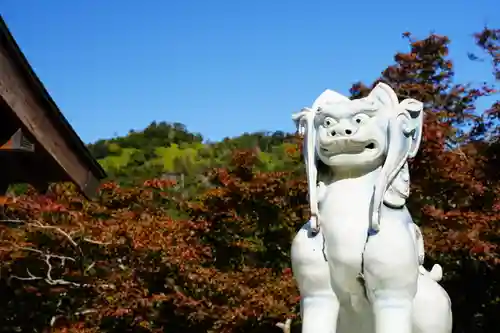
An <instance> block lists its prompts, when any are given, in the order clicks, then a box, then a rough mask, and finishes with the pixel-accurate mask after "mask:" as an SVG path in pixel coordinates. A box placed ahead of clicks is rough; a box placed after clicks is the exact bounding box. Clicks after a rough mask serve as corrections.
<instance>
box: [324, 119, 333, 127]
mask: <svg viewBox="0 0 500 333" xmlns="http://www.w3.org/2000/svg"><path fill="white" fill-rule="evenodd" d="M333 124H335V120H333V118H330V117H326V118H325V120H323V126H325V127H330V126H332V125H333Z"/></svg>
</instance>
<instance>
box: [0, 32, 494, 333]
mask: <svg viewBox="0 0 500 333" xmlns="http://www.w3.org/2000/svg"><path fill="white" fill-rule="evenodd" d="M404 38H406V39H407V40H408V50H407V51H406V52H402V53H397V54H396V55H395V57H394V59H393V63H392V65H391V66H389V67H388V68H386V69H383V68H381V75H380V77H379V78H374V79H375V80H374V82H371V83H366V84H364V83H355V84H353V86H352V89H351V93H352V96H354V97H359V96H364V95H365V94H366V93H367V91H368V90H369V89H370V88H371V87H373V85H374V84H375V83H376V82H379V81H384V82H386V83H388V84H389V85H391V86H392V87H393V88H394V89H395V91H396V92H397V93H398V95H399V97H400V98H405V97H408V96H410V97H412V98H416V99H419V100H421V101H423V102H424V105H425V112H426V118H425V124H424V137H423V140H422V144H421V148H420V152H419V154H418V155H417V156H416V158H415V159H414V160H412V161H411V163H410V168H411V176H412V178H411V179H412V189H411V199H410V202H409V209H410V211H411V213H412V215H413V217H414V219H415V222H416V223H417V224H419V225H420V226H421V228H422V231H423V234H424V237H425V242H426V250H427V254H428V256H427V258H426V265H428V266H429V267H430V266H431V265H432V264H433V263H435V262H439V263H440V264H441V265H442V266H443V268H444V273H445V276H444V279H443V282H442V284H443V286H444V287H445V288H446V290H447V291H448V293H449V294H450V297H451V299H452V305H453V311H454V332H455V333H477V332H487V333H496V332H498V328H499V327H500V317H499V316H498V314H499V313H500V248H499V245H500V173H499V172H498V166H499V165H500V164H499V163H500V161H499V157H500V127H499V124H500V123H499V121H500V102H499V101H498V95H497V93H498V92H497V90H496V88H495V84H497V83H498V80H499V79H500V30H488V29H485V30H483V31H481V32H480V33H478V34H476V35H474V41H475V42H476V44H477V49H475V50H471V55H469V57H470V59H471V60H470V61H471V62H474V64H477V65H478V66H484V65H489V66H490V68H491V72H492V75H491V76H488V77H485V78H484V82H485V83H481V84H475V83H471V82H458V81H457V80H456V77H455V67H454V63H453V58H452V57H466V55H460V54H454V53H453V52H450V49H449V45H450V40H449V39H448V38H447V37H445V36H440V35H435V34H433V35H430V36H428V37H426V38H423V39H417V38H415V37H413V36H411V35H410V34H409V33H405V34H404ZM389 60H390V59H388V61H389ZM332 74H333V73H332ZM332 77H333V75H332ZM346 84H347V83H346ZM485 97H487V99H486V100H487V101H488V102H491V103H490V104H488V107H487V108H486V109H485V108H481V109H479V108H477V106H478V105H484V103H482V104H481V103H479V101H480V100H481V99H483V98H485ZM290 111H291V112H292V111H294V110H290ZM295 111H296V110H295ZM90 148H91V150H92V152H93V154H94V155H95V156H96V157H97V158H99V159H100V162H101V163H102V164H103V165H104V166H105V167H106V169H107V170H108V171H109V173H110V179H109V181H107V182H105V183H104V184H102V186H101V189H100V191H99V196H98V198H97V199H96V200H94V201H87V200H85V199H84V198H83V197H82V196H81V195H79V194H78V193H76V192H75V191H74V188H73V187H72V186H70V185H67V184H55V185H53V186H52V188H51V189H50V190H49V192H48V193H47V194H45V195H39V194H37V193H35V191H34V190H33V189H31V188H30V189H29V191H28V192H27V193H25V194H23V195H21V196H15V197H12V198H10V200H9V201H8V203H7V204H6V206H5V207H4V208H5V209H4V212H3V214H4V215H5V218H4V220H3V222H4V223H2V224H1V225H0V231H1V233H2V238H1V242H2V246H1V248H0V255H1V264H0V265H1V266H0V269H1V273H2V274H1V277H0V293H1V295H2V298H1V300H0V311H1V313H2V316H1V317H0V332H61V333H62V332H79V333H83V332H85V333H90V332H116V333H118V332H138V333H142V332H155V333H160V332H193V333H205V332H210V333H215V332H217V333H219V332H221V333H250V332H252V333H264V332H266V333H269V332H280V331H281V329H280V328H278V327H277V326H276V323H278V322H284V321H285V320H286V319H287V318H293V330H295V332H299V330H300V318H298V316H297V315H298V304H299V300H300V299H299V297H298V293H297V290H296V287H295V284H294V281H293V279H292V276H291V270H290V256H289V249H290V244H291V241H292V239H293V237H294V235H295V233H296V231H297V230H298V228H300V227H301V225H302V224H303V223H304V222H305V221H307V219H308V205H307V195H306V194H307V184H306V182H305V179H304V177H303V170H302V169H303V166H302V162H301V138H300V137H299V136H296V135H290V134H285V133H281V132H276V133H254V134H245V135H242V136H240V137H238V138H232V139H226V140H223V141H222V142H217V143H204V142H203V138H202V136H201V135H199V134H194V133H189V132H188V131H187V130H186V128H185V127H184V126H183V125H181V124H168V123H152V124H151V125H150V126H149V127H147V128H146V129H145V130H144V131H140V132H131V133H130V134H129V135H127V136H125V137H122V138H114V139H110V140H101V141H99V142H96V143H94V144H92V145H90ZM171 173H176V174H177V173H181V174H184V175H185V179H183V181H184V186H179V178H175V177H174V178H169V177H165V175H168V174H171Z"/></svg>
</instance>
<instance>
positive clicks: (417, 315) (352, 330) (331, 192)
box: [292, 83, 452, 333]
mask: <svg viewBox="0 0 500 333" xmlns="http://www.w3.org/2000/svg"><path fill="white" fill-rule="evenodd" d="M293 119H294V120H295V122H296V124H297V126H298V129H299V132H300V133H302V134H304V136H305V137H304V157H305V164H306V172H307V180H308V185H309V201H310V205H311V220H310V221H309V222H308V223H306V224H305V225H304V227H303V228H302V229H301V230H300V231H299V233H298V234H297V236H296V237H295V239H294V241H293V243H292V268H293V273H294V276H295V279H296V280H297V283H298V286H299V290H300V294H301V316H302V321H303V324H302V332H303V333H450V332H451V329H452V315H451V304H450V299H449V297H448V294H447V293H446V291H445V290H444V289H443V288H442V287H441V286H440V285H439V284H438V283H437V281H439V280H440V279H441V277H442V269H441V267H440V266H439V265H435V266H434V267H433V269H432V270H431V271H430V272H428V271H427V270H425V269H424V268H423V266H422V264H423V260H424V247H423V239H422V235H421V233H420V229H419V228H418V226H416V225H415V224H414V223H413V221H412V218H411V216H410V214H409V212H408V210H407V209H406V206H405V203H406V199H407V198H408V195H409V185H410V181H409V172H408V163H407V160H408V158H411V157H413V156H415V154H416V153H417V151H418V148H419V145H420V140H421V135H422V120H423V105H422V103H421V102H419V101H417V100H414V99H405V100H403V101H402V102H399V101H398V98H397V96H396V94H395V92H394V91H393V90H392V88H391V87H389V86H388V85H386V84H383V83H379V84H378V85H377V86H376V87H375V88H374V89H373V90H372V91H371V93H370V94H369V95H368V96H367V97H365V98H361V99H356V100H350V99H349V98H347V97H345V96H343V95H341V94H338V93H336V92H334V91H331V90H326V91H325V92H324V93H323V94H321V96H320V97H318V99H317V100H316V101H315V102H314V104H313V107H312V108H310V109H309V108H307V109H303V110H302V111H301V112H300V113H298V114H295V115H294V117H293Z"/></svg>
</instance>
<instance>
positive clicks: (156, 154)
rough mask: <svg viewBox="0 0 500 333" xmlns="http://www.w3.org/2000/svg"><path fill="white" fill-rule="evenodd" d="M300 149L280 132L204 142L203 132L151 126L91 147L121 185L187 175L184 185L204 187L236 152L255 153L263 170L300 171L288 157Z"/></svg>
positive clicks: (167, 125)
mask: <svg viewBox="0 0 500 333" xmlns="http://www.w3.org/2000/svg"><path fill="white" fill-rule="evenodd" d="M290 121H291V120H290ZM295 145H296V138H295V136H294V134H293V133H284V132H281V131H277V132H273V133H271V132H257V133H244V134H242V135H241V136H238V137H235V138H226V139H224V140H222V141H220V142H215V143H210V142H203V137H202V135H201V134H199V133H191V132H189V131H188V130H187V129H186V127H185V126H184V125H182V124H179V123H173V124H170V123H167V122H159V123H157V122H152V123H151V124H150V125H149V126H148V127H146V128H145V129H144V130H142V131H130V132H129V134H128V135H126V136H123V137H117V138H112V139H109V140H99V141H97V142H96V143H93V144H90V145H89V149H90V151H91V152H92V154H93V155H94V156H95V157H96V158H97V159H98V160H99V162H100V163H101V165H102V166H103V167H104V169H105V170H106V171H107V173H108V175H109V179H110V180H113V181H117V182H118V183H120V184H128V185H131V184H134V183H138V182H139V183H140V182H141V181H144V180H146V179H150V178H156V177H161V176H162V175H166V174H172V173H174V174H182V175H184V179H185V181H184V183H185V186H186V187H190V186H195V185H196V184H198V185H199V184H203V183H204V181H203V180H205V178H204V176H203V175H204V173H205V172H206V171H208V170H209V169H211V168H216V167H223V166H226V165H227V164H228V163H229V161H230V158H231V154H232V152H233V151H234V150H239V149H256V153H257V155H258V156H259V161H260V163H259V170H262V171H284V170H289V169H290V168H297V166H298V165H297V163H295V162H294V161H292V160H291V159H290V158H289V156H288V154H287V153H286V152H287V150H288V149H290V148H293V147H295Z"/></svg>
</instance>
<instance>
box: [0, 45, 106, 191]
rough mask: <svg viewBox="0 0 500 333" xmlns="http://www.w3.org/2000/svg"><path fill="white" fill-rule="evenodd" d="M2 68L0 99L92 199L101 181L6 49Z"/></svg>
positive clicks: (0, 57) (0, 62)
mask: <svg viewBox="0 0 500 333" xmlns="http://www.w3.org/2000/svg"><path fill="white" fill-rule="evenodd" d="M0 68H1V69H2V71H1V75H0V96H1V97H2V98H3V100H4V101H5V103H6V104H7V105H8V106H9V107H10V109H11V110H12V111H13V112H14V113H15V114H16V115H17V117H18V118H19V120H20V121H21V122H22V123H23V125H24V126H25V127H26V128H27V129H28V130H29V132H30V133H31V135H32V136H33V137H34V138H35V139H36V140H37V141H38V142H39V143H40V144H41V145H42V146H43V147H44V148H45V150H46V151H47V152H48V153H49V154H50V155H51V156H52V157H53V158H54V159H55V160H56V161H57V163H58V164H59V165H60V166H61V167H62V168H63V169H64V170H65V172H66V173H67V174H68V175H69V176H70V178H71V179H72V180H73V181H74V182H75V183H76V184H77V185H78V186H79V187H80V189H81V190H82V191H83V192H84V193H85V194H86V195H87V196H92V194H93V193H94V192H95V190H96V186H97V185H98V184H99V180H98V179H97V178H96V177H95V176H94V175H93V173H92V172H91V171H90V170H89V168H87V167H86V166H85V165H84V163H83V162H82V161H81V160H80V159H79V158H78V156H77V155H76V153H75V152H74V150H73V149H71V148H70V147H69V145H68V143H67V139H68V138H65V137H63V136H62V135H61V133H60V131H59V130H58V128H57V127H56V126H54V124H53V123H52V122H51V121H50V119H49V117H47V111H46V110H45V108H44V107H43V106H42V105H41V101H40V99H39V98H36V97H35V94H34V93H33V92H32V89H30V88H31V87H29V86H28V84H27V83H26V81H25V80H24V79H23V75H22V73H20V72H19V69H17V68H16V66H15V65H14V64H13V61H12V60H11V59H10V58H9V56H8V54H7V52H6V50H5V49H4V48H2V49H0Z"/></svg>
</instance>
